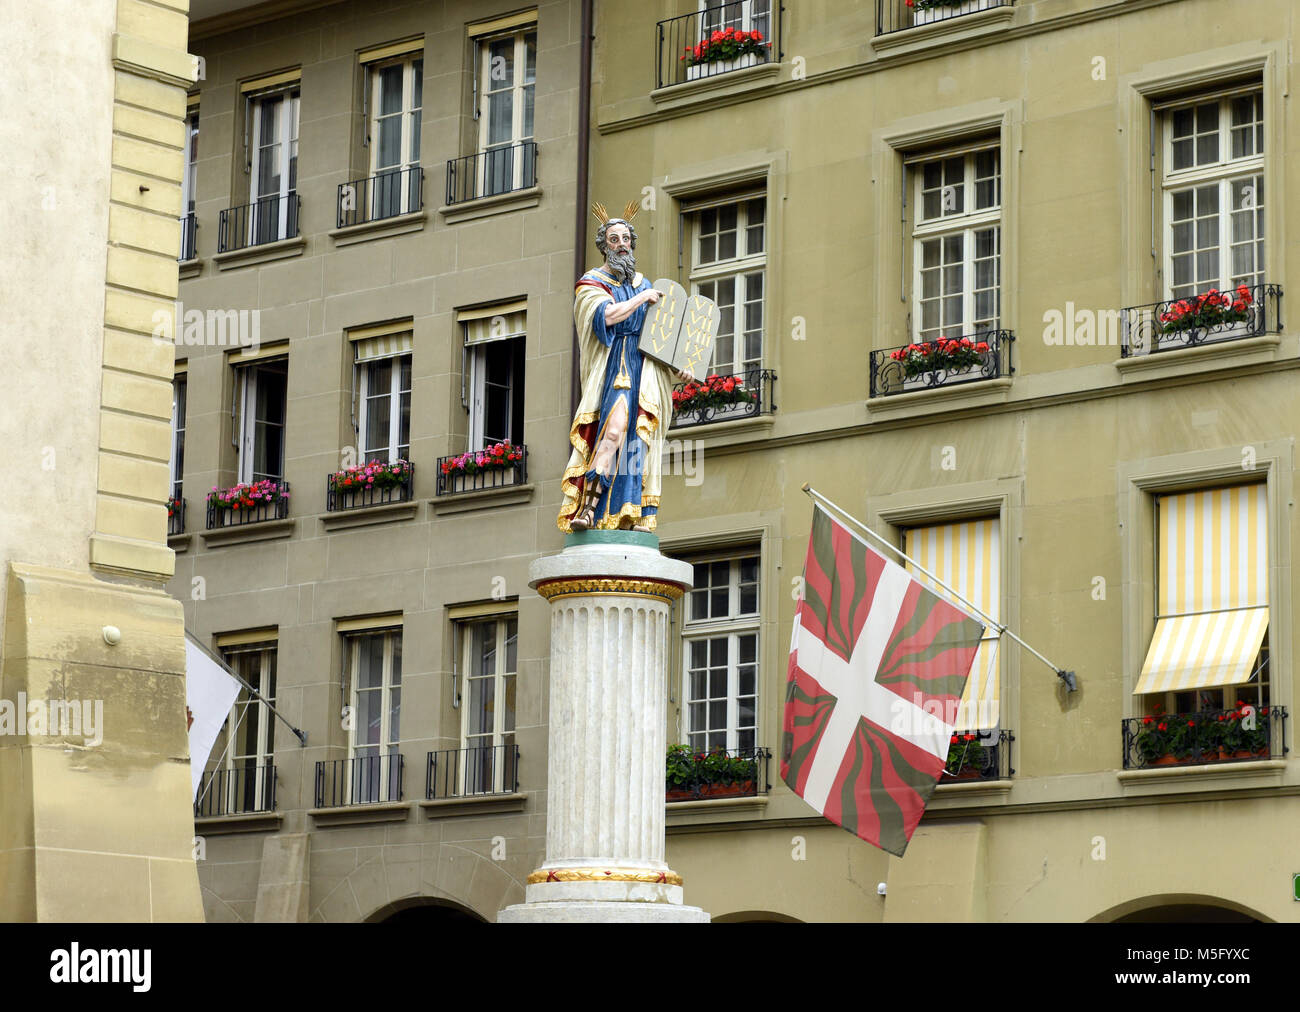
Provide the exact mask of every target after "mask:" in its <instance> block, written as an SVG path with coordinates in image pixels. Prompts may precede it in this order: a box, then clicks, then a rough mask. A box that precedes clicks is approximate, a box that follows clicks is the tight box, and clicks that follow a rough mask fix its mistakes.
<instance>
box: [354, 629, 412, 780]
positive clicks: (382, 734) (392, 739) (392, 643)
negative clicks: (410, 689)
mask: <svg viewBox="0 0 1300 1012" xmlns="http://www.w3.org/2000/svg"><path fill="white" fill-rule="evenodd" d="M370 636H382V637H383V640H384V645H383V658H382V660H381V664H382V672H381V676H380V686H379V688H378V690H375V689H366V690H358V688H357V682H358V673H359V671H360V667H361V641H362V640H364V639H366V638H367V637H370ZM401 637H402V630H401V629H391V628H390V629H362V630H358V631H356V632H350V633H346V634H345V635H344V638H343V639H344V646H345V648H346V650H347V665H348V667H347V671H348V705H349V706H350V707H351V710H350V711H349V712H350V713H351V714H352V716H353V718H354V719H353V720H352V721H351V722H350V724H349V726H348V758H349V759H351V760H359V759H364V758H366V757H367V756H369V755H370V754H371V753H370V752H369V750H371V749H373V750H375V751H374V753H373V754H374V755H377V756H379V757H380V759H379V762H378V763H377V764H376V765H377V767H378V785H377V790H376V791H374V792H372V791H370V790H369V789H367V790H366V791H365V792H364V793H365V794H366V795H367V796H366V797H365V798H359V799H358V798H354V797H353V794H354V793H355V788H356V787H357V786H358V784H359V782H360V778H359V775H358V772H357V771H358V769H360V768H361V767H360V766H359V765H358V764H357V763H356V762H355V761H354V762H353V763H351V768H350V770H349V773H348V774H347V784H346V786H345V792H344V804H349V805H351V804H361V803H370V802H386V801H400V800H401V798H400V797H390V796H389V795H391V794H400V793H401V779H402V778H401V777H400V776H399V775H398V774H397V773H396V772H395V771H394V769H393V764H394V763H395V762H397V761H398V759H397V758H396V757H397V756H399V755H401V744H402V742H401V726H400V725H401V718H400V716H399V718H398V725H399V726H398V735H397V736H394V735H393V726H392V724H393V699H392V693H393V690H394V689H396V690H397V691H398V692H401V690H402V674H401V672H400V671H399V672H398V673H397V677H396V680H394V676H393V668H394V662H393V658H394V656H395V654H396V652H397V650H396V646H397V644H398V643H400V642H401ZM361 691H366V692H374V691H378V692H379V741H378V742H358V741H357V730H358V725H359V723H360V720H361V712H362V711H361V707H360V706H359V705H358V704H359V698H358V697H359V695H360V692H361ZM400 708H401V703H400V701H399V703H398V709H399V711H400ZM363 750H365V754H361V753H362V751H363ZM384 756H388V757H389V759H388V762H387V763H385V762H384V760H383V757H384ZM371 793H375V794H376V795H377V796H376V797H370V796H369V795H370V794H371Z"/></svg>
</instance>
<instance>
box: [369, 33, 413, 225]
mask: <svg viewBox="0 0 1300 1012" xmlns="http://www.w3.org/2000/svg"><path fill="white" fill-rule="evenodd" d="M369 74H370V81H369V87H370V92H369V94H370V102H371V113H370V123H369V131H370V133H369V139H370V174H371V175H372V176H374V177H375V179H374V183H373V191H372V194H373V195H372V198H371V199H372V203H373V207H372V208H371V217H372V218H390V217H392V216H394V215H398V214H408V213H410V212H411V211H418V210H419V209H420V117H421V116H422V115H423V102H424V100H423V94H424V57H423V55H420V56H414V57H412V56H406V57H405V58H403V59H399V60H396V61H389V62H381V63H376V64H373V65H371V67H370V69H369Z"/></svg>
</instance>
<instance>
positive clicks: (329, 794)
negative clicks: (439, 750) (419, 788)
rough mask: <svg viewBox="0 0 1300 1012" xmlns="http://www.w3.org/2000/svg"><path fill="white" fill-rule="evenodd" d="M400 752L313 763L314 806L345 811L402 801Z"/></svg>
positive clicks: (402, 762)
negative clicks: (361, 806)
mask: <svg viewBox="0 0 1300 1012" xmlns="http://www.w3.org/2000/svg"><path fill="white" fill-rule="evenodd" d="M404 773H405V762H404V761H403V759H402V755H401V753H400V752H390V753H389V754H387V755H365V756H356V757H355V758H352V759H331V760H328V761H323V762H318V763H317V764H316V807H317V808H344V807H347V806H348V805H373V804H378V803H380V802H384V801H401V800H402V783H403V776H404Z"/></svg>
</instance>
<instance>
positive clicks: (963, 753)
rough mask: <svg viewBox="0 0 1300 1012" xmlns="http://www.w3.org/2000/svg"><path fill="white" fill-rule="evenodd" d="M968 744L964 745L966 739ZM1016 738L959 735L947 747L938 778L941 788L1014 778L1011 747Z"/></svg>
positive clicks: (991, 734)
mask: <svg viewBox="0 0 1300 1012" xmlns="http://www.w3.org/2000/svg"><path fill="white" fill-rule="evenodd" d="M968 736H970V740H969V741H967V737H968ZM1015 740H1016V736H1015V735H1014V734H1012V733H1011V732H1010V731H997V732H990V731H985V732H984V733H983V734H982V735H981V733H980V732H979V731H974V730H971V731H958V732H957V733H956V734H954V735H953V741H952V742H951V743H950V744H949V746H948V762H947V764H946V766H945V767H944V771H943V774H942V775H941V776H940V777H939V783H941V784H959V783H963V782H964V781H967V780H1005V779H1007V778H1008V777H1011V776H1014V775H1015V772H1016V771H1015V767H1013V766H1012V765H1011V743H1012V742H1014V741H1015Z"/></svg>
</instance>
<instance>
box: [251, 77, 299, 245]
mask: <svg viewBox="0 0 1300 1012" xmlns="http://www.w3.org/2000/svg"><path fill="white" fill-rule="evenodd" d="M273 104H276V105H280V106H281V113H280V122H279V124H278V125H279V138H278V141H277V143H278V144H279V146H280V158H279V162H280V164H279V171H280V186H279V188H278V189H277V190H276V191H275V192H267V193H261V192H260V191H259V188H258V178H259V177H260V175H261V170H262V145H261V136H262V116H263V115H264V111H265V110H266V109H267V108H268V107H269V106H271V105H273ZM299 106H300V92H299V89H298V87H297V86H294V87H292V88H287V89H282V90H280V91H275V92H271V93H269V94H266V95H258V96H255V97H253V98H252V110H251V111H252V120H253V121H252V127H251V134H250V137H249V144H250V147H251V149H252V150H251V152H250V157H251V167H250V170H249V183H248V193H249V198H248V202H249V203H250V204H251V205H253V206H252V207H251V208H250V212H251V213H250V214H249V216H248V245H250V246H251V245H254V244H256V243H258V242H260V241H262V240H260V239H259V237H258V225H259V214H258V212H257V207H258V206H259V204H260V202H261V201H263V200H269V199H271V198H276V199H277V205H276V206H277V208H278V217H277V220H276V232H275V235H276V240H280V239H287V238H289V220H290V209H289V205H290V204H291V203H292V201H291V200H289V199H288V198H289V197H290V196H292V195H296V194H297V192H298V191H297V185H296V183H297V180H296V178H295V179H294V180H293V182H294V184H295V185H293V186H291V185H290V176H291V175H292V174H293V170H294V167H295V160H296V158H297V156H298V116H299Z"/></svg>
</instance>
